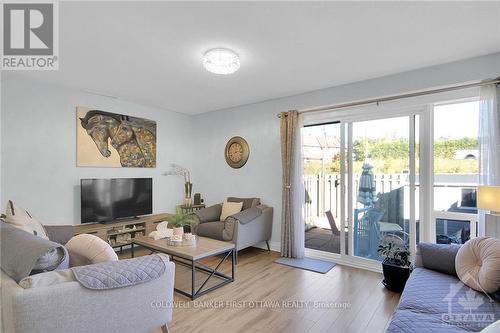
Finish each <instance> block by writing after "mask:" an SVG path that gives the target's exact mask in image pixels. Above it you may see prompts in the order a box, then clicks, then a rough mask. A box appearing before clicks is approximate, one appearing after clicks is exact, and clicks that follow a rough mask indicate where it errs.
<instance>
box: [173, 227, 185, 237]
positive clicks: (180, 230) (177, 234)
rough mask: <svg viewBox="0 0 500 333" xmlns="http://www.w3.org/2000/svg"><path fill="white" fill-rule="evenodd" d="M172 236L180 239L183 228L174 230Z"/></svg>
mask: <svg viewBox="0 0 500 333" xmlns="http://www.w3.org/2000/svg"><path fill="white" fill-rule="evenodd" d="M173 235H174V236H180V237H181V238H182V235H184V227H177V228H174V231H173Z"/></svg>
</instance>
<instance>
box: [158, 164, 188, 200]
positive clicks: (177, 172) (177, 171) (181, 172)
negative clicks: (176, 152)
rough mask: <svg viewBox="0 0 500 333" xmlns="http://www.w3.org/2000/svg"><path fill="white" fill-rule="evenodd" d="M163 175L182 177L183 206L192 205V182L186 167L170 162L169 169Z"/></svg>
mask: <svg viewBox="0 0 500 333" xmlns="http://www.w3.org/2000/svg"><path fill="white" fill-rule="evenodd" d="M164 175H165V176H169V175H173V176H182V177H184V206H186V207H190V206H191V205H192V199H191V194H192V192H193V183H191V174H190V172H189V170H188V169H186V168H184V167H183V166H180V165H178V164H175V163H172V164H171V165H170V170H168V171H167V172H165V173H164Z"/></svg>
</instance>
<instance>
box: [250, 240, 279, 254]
mask: <svg viewBox="0 0 500 333" xmlns="http://www.w3.org/2000/svg"><path fill="white" fill-rule="evenodd" d="M253 247H256V248H259V249H264V250H267V245H266V243H265V242H261V243H258V244H255V245H254V246H253ZM269 247H270V248H271V251H274V252H280V251H281V246H280V242H269Z"/></svg>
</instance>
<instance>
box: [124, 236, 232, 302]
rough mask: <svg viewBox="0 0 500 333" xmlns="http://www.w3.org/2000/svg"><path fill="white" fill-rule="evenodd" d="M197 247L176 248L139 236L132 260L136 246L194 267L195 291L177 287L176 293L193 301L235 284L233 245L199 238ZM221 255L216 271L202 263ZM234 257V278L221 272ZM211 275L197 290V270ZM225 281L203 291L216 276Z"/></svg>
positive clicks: (192, 278) (135, 240)
mask: <svg viewBox="0 0 500 333" xmlns="http://www.w3.org/2000/svg"><path fill="white" fill-rule="evenodd" d="M197 238H198V239H197V242H196V244H195V245H185V246H184V245H182V246H173V245H168V244H167V240H166V239H159V240H154V239H152V238H150V237H147V236H138V237H135V238H133V239H132V250H131V252H132V258H133V257H134V245H138V246H142V247H145V248H146V249H148V250H151V251H153V252H160V253H164V254H167V255H169V256H170V258H171V259H172V261H174V262H176V263H179V264H182V265H186V266H188V267H190V268H191V292H190V293H189V292H186V291H184V290H180V289H177V288H175V287H174V290H175V291H176V292H178V293H180V294H182V295H184V296H187V297H189V298H191V299H193V300H194V299H195V298H198V297H200V296H202V295H204V294H206V293H208V292H210V291H213V290H215V289H217V288H220V287H222V286H224V285H226V284H228V283H231V282H233V281H234V262H235V247H234V244H233V243H229V242H223V241H219V240H215V239H211V238H206V237H197ZM218 255H221V258H222V259H221V260H220V261H219V262H218V264H217V265H216V267H215V268H212V267H209V266H207V265H205V264H203V263H202V262H200V260H202V259H205V258H209V257H214V256H218ZM229 258H231V276H227V275H225V274H224V273H222V272H220V271H219V268H220V266H221V265H222V263H223V262H224V261H226V260H227V259H229ZM197 270H198V271H203V272H205V273H209V275H208V277H207V279H206V280H205V281H204V282H203V283H202V284H201V286H200V287H199V288H198V289H196V285H195V281H196V278H195V277H196V271H197ZM214 276H215V277H216V278H219V279H220V280H222V281H221V282H220V283H218V284H216V285H214V286H212V287H210V288H207V289H205V290H203V287H205V285H206V284H207V283H208V281H209V280H210V279H211V278H212V277H214Z"/></svg>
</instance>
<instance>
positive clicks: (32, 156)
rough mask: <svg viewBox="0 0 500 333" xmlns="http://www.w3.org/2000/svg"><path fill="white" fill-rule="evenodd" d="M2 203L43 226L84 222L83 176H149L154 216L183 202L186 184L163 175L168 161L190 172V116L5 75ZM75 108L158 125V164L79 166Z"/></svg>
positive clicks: (3, 206) (17, 76)
mask: <svg viewBox="0 0 500 333" xmlns="http://www.w3.org/2000/svg"><path fill="white" fill-rule="evenodd" d="M2 97H3V98H2V122H1V139H2V140H1V148H2V152H1V154H2V155H1V157H2V170H1V175H2V177H1V178H2V183H1V191H0V192H1V198H2V200H3V201H2V202H1V205H2V209H1V211H2V212H3V211H4V208H5V204H6V201H7V200H9V199H12V200H14V201H16V202H17V203H18V204H19V205H20V206H22V207H25V208H26V209H28V210H29V211H30V212H31V213H32V214H34V215H35V216H36V217H37V218H38V219H40V221H41V222H42V223H45V224H78V223H80V192H79V191H80V188H79V184H80V179H81V178H109V177H152V178H153V184H154V185H153V186H154V199H153V200H154V202H153V209H154V212H167V211H168V212H171V211H173V210H174V207H175V205H176V204H179V203H181V202H182V198H183V191H184V190H183V188H184V187H183V180H182V179H181V178H180V177H173V176H168V177H165V176H162V175H161V174H162V172H164V171H165V170H167V168H168V167H169V164H170V163H174V162H175V163H179V164H181V165H185V166H187V167H190V166H191V165H190V162H191V156H192V145H191V135H192V132H191V119H190V117H188V116H185V115H182V114H178V113H174V112H167V111H165V110H161V109H156V108H151V107H146V106H141V105H137V104H133V103H128V102H125V101H121V100H116V99H112V98H107V97H102V96H96V95H92V94H88V93H84V92H81V91H77V90H73V89H69V88H65V87H60V86H54V85H50V84H48V83H44V82H36V81H31V80H29V81H28V80H26V79H24V78H22V76H21V75H19V74H15V75H5V74H4V75H3V77H2ZM76 106H87V107H91V108H96V109H101V110H106V111H110V112H116V113H122V114H127V115H132V116H138V117H144V118H148V119H152V120H156V121H157V126H158V138H157V167H156V168H154V169H146V168H136V169H134V168H77V167H76Z"/></svg>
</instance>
